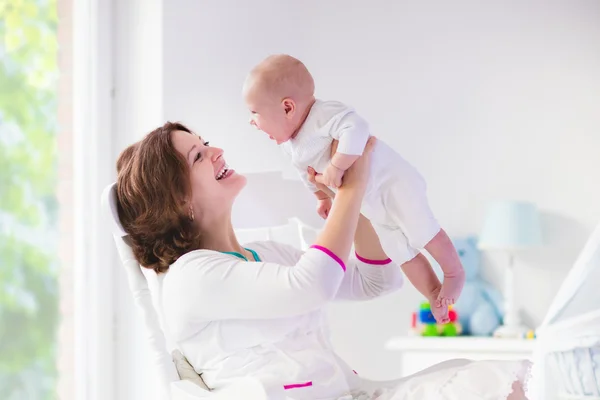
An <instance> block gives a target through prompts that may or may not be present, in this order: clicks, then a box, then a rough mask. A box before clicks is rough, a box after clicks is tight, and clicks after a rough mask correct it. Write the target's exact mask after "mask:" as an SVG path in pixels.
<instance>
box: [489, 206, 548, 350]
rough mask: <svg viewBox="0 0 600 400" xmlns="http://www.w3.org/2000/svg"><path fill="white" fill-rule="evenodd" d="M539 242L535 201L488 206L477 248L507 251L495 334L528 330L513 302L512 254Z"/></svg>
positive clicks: (504, 335)
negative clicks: (500, 319) (500, 322)
mask: <svg viewBox="0 0 600 400" xmlns="http://www.w3.org/2000/svg"><path fill="white" fill-rule="evenodd" d="M541 244H542V233H541V226H540V215H539V212H538V209H537V207H536V206H535V204H532V203H529V202H522V201H497V202H494V203H492V204H490V205H489V206H488V207H487V210H486V214H485V219H484V224H483V229H482V231H481V235H480V238H479V243H478V247H479V248H480V249H482V250H501V251H504V252H507V253H508V256H509V257H508V266H507V268H506V271H505V276H504V279H505V286H504V307H505V315H504V323H503V325H501V326H500V327H499V328H498V329H497V330H496V331H495V332H494V336H496V337H513V338H514V337H522V335H523V334H524V333H525V332H526V331H527V330H528V329H527V328H526V327H524V326H523V325H522V324H521V320H520V318H519V313H518V310H517V309H516V307H515V302H514V257H515V253H516V252H517V251H518V250H523V249H526V248H530V247H535V246H539V245H541Z"/></svg>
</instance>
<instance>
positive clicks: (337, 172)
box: [322, 110, 369, 188]
mask: <svg viewBox="0 0 600 400" xmlns="http://www.w3.org/2000/svg"><path fill="white" fill-rule="evenodd" d="M329 134H330V135H331V137H332V138H333V139H335V140H337V141H338V143H337V148H336V149H333V150H332V154H333V155H332V157H331V161H330V163H329V165H328V166H327V168H326V169H325V171H323V175H322V183H323V184H325V185H327V186H330V187H335V188H337V187H340V186H341V184H342V177H343V176H344V172H346V170H347V169H348V168H350V166H351V165H352V164H353V163H354V161H356V159H358V157H360V156H361V155H362V153H363V150H364V149H365V145H366V144H367V140H369V125H368V124H367V122H366V121H365V120H364V119H363V118H362V117H361V116H359V115H358V114H356V113H355V112H354V111H350V110H347V111H346V112H345V114H344V115H343V116H342V117H340V118H339V119H338V121H336V123H334V124H332V127H331V129H330V131H329ZM334 143H335V142H334ZM332 146H335V144H332Z"/></svg>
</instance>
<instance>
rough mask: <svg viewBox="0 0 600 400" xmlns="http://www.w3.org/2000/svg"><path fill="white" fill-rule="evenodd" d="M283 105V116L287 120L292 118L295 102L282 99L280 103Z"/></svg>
mask: <svg viewBox="0 0 600 400" xmlns="http://www.w3.org/2000/svg"><path fill="white" fill-rule="evenodd" d="M281 104H282V105H283V111H284V112H285V116H286V117H288V118H292V117H293V116H294V113H295V112H296V102H295V101H294V100H292V99H290V98H286V99H283V101H282V102H281Z"/></svg>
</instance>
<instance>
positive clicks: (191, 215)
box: [190, 207, 194, 221]
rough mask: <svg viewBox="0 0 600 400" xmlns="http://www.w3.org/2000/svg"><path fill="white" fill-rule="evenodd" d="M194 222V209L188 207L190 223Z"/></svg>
mask: <svg viewBox="0 0 600 400" xmlns="http://www.w3.org/2000/svg"><path fill="white" fill-rule="evenodd" d="M193 220H194V207H190V221H193Z"/></svg>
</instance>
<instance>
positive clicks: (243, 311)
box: [162, 242, 402, 399]
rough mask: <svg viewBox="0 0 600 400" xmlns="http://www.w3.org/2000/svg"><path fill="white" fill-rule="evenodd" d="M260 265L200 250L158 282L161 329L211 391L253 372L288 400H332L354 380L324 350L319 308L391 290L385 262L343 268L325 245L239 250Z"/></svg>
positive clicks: (395, 277) (396, 273) (394, 277)
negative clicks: (163, 327)
mask: <svg viewBox="0 0 600 400" xmlns="http://www.w3.org/2000/svg"><path fill="white" fill-rule="evenodd" d="M247 247H248V248H250V249H252V250H254V251H256V252H257V253H258V255H259V257H260V259H261V262H247V261H244V260H241V259H239V258H237V257H235V256H232V255H229V254H223V253H219V252H215V251H210V250H198V251H193V252H190V253H187V254H185V255H184V256H182V257H181V258H179V259H178V260H177V262H175V263H174V264H173V265H172V266H171V267H170V268H169V271H168V273H167V274H166V276H165V278H164V280H163V287H162V300H163V313H164V315H165V323H166V332H167V335H168V336H169V338H170V339H171V340H172V341H173V342H175V343H176V344H177V346H178V347H179V348H180V350H182V352H183V354H184V355H185V356H186V358H187V359H188V360H189V361H190V363H191V364H192V365H193V366H194V368H195V369H196V371H197V372H199V373H202V377H203V378H204V380H205V381H206V383H207V384H208V385H209V386H210V387H220V386H222V385H227V384H228V383H229V382H231V381H232V380H234V379H236V378H239V377H243V376H254V377H256V378H258V379H260V380H261V381H262V382H263V383H264V384H265V385H266V386H267V387H269V388H271V389H272V390H275V391H284V392H285V395H286V396H288V397H290V398H293V399H334V398H338V397H340V396H342V395H344V394H348V393H350V391H351V390H354V389H356V388H357V385H358V382H359V381H358V378H357V377H356V376H355V373H354V372H353V371H352V369H351V368H350V367H349V366H348V365H347V364H346V363H345V362H344V361H342V360H341V359H340V358H338V357H337V356H336V354H335V353H334V352H333V350H332V346H331V343H330V341H329V337H328V331H327V324H326V321H325V320H324V315H323V308H324V307H325V305H326V304H327V303H329V302H330V301H332V300H335V299H342V300H360V299H369V298H373V297H377V296H380V295H383V294H386V293H389V292H391V291H394V290H396V289H398V288H399V287H400V286H401V285H402V274H401V272H400V268H399V266H398V265H397V264H394V263H393V262H392V261H391V260H389V259H388V260H383V261H379V262H375V261H369V260H364V259H363V260H362V261H361V260H358V259H353V260H352V261H351V262H349V264H348V266H347V268H346V266H345V265H344V264H343V263H342V262H341V260H339V259H337V257H336V256H335V255H333V254H332V253H331V252H329V251H328V250H327V249H324V248H311V249H309V250H307V251H306V252H302V251H300V250H297V249H295V248H293V247H291V246H288V245H283V244H279V243H275V242H256V243H252V244H249V245H247Z"/></svg>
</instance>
